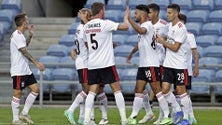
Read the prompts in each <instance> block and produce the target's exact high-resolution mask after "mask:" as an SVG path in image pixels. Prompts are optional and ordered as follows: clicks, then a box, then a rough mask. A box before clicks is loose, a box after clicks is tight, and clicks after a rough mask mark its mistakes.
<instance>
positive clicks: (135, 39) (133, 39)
mask: <svg viewBox="0 0 222 125" xmlns="http://www.w3.org/2000/svg"><path fill="white" fill-rule="evenodd" d="M138 41H139V38H138V35H130V36H129V37H128V39H127V40H126V44H127V45H131V46H135V45H137V43H138Z"/></svg>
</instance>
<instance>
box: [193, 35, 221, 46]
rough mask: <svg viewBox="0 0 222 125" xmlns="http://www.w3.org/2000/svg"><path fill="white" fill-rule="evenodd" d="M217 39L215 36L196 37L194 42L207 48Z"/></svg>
mask: <svg viewBox="0 0 222 125" xmlns="http://www.w3.org/2000/svg"><path fill="white" fill-rule="evenodd" d="M217 38H218V37H217V35H200V36H197V37H196V42H197V45H198V46H201V47H208V46H212V45H214V44H215V43H216V41H217Z"/></svg>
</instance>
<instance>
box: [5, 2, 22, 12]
mask: <svg viewBox="0 0 222 125" xmlns="http://www.w3.org/2000/svg"><path fill="white" fill-rule="evenodd" d="M1 9H13V10H16V11H17V13H19V12H21V10H22V3H21V0H3V1H2V3H1Z"/></svg>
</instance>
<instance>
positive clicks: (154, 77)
mask: <svg viewBox="0 0 222 125" xmlns="http://www.w3.org/2000/svg"><path fill="white" fill-rule="evenodd" d="M150 71H151V77H152V80H153V82H156V73H155V69H154V67H150Z"/></svg>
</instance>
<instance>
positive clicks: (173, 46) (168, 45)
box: [156, 35, 181, 52]
mask: <svg viewBox="0 0 222 125" xmlns="http://www.w3.org/2000/svg"><path fill="white" fill-rule="evenodd" d="M156 41H157V42H158V43H161V44H163V46H164V47H166V48H168V49H170V50H172V51H174V52H177V51H178V50H179V48H180V46H181V43H180V42H177V41H175V43H174V44H171V43H169V42H167V41H166V40H165V39H164V38H163V37H161V36H159V35H157V37H156Z"/></svg>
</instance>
